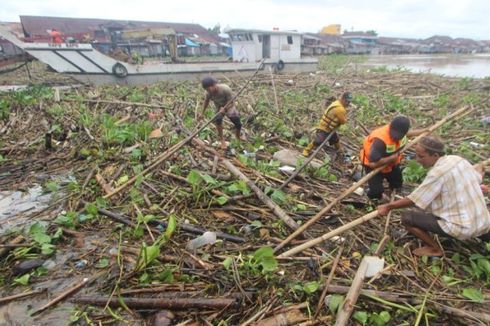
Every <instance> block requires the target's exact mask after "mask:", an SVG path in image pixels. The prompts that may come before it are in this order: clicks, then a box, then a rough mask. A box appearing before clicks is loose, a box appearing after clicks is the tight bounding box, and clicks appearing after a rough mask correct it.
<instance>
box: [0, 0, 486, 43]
mask: <svg viewBox="0 0 490 326" xmlns="http://www.w3.org/2000/svg"><path fill="white" fill-rule="evenodd" d="M488 12H490V2H489V1H488V0H466V1H454V0H453V1H451V0H432V1H427V0H397V1H393V0H372V1H361V0H342V1H341V0H328V1H325V0H303V1H301V3H299V1H297V0H262V1H259V0H250V1H246V2H245V1H237V0H226V1H225V0H218V1H207V2H205V1H201V0H179V1H172V2H170V1H165V2H163V1H162V2H156V1H151V0H139V1H137V2H134V1H132V0H131V1H130V0H118V1H116V0H105V1H95V0H84V1H73V0H65V1H62V0H43V1H38V0H3V1H0V20H2V21H19V15H39V16H61V17H86V18H107V19H127V20H150V21H168V22H182V23H197V24H201V25H203V26H205V27H213V26H214V25H216V24H220V25H221V26H222V27H225V26H230V27H242V28H256V29H266V30H270V29H272V28H273V27H278V28H280V29H283V30H286V29H288V30H298V31H301V32H317V31H319V30H320V29H321V28H322V27H323V26H325V25H328V24H341V25H342V30H351V29H353V30H375V31H377V32H378V34H379V35H383V36H400V37H413V38H426V37H429V36H432V35H435V34H439V35H449V36H451V37H471V38H475V39H488V38H490V37H489V36H488V34H487V32H488V31H489V30H490V20H488V19H487V17H486V15H487V13H488Z"/></svg>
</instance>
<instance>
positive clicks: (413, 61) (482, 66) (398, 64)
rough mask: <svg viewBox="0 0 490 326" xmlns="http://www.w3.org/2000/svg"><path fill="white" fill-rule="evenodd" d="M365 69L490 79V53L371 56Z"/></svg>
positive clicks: (365, 63)
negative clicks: (406, 70)
mask: <svg viewBox="0 0 490 326" xmlns="http://www.w3.org/2000/svg"><path fill="white" fill-rule="evenodd" d="M361 66H365V67H382V66H386V67H388V68H390V69H393V68H405V69H408V70H410V71H412V72H424V73H433V74H438V75H445V76H451V77H472V78H485V77H490V53H485V54H459V55H458V54H437V55H423V54H414V55H412V54H410V55H371V56H369V57H368V60H367V62H364V63H363V64H361Z"/></svg>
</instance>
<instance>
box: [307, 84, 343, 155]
mask: <svg viewBox="0 0 490 326" xmlns="http://www.w3.org/2000/svg"><path fill="white" fill-rule="evenodd" d="M351 102H352V94H351V93H349V92H345V93H343V94H342V97H341V98H340V99H339V100H336V101H334V102H332V103H331V104H330V105H328V106H327V109H326V110H325V112H324V113H323V116H322V118H321V119H320V123H319V124H318V126H316V127H315V129H316V135H315V140H313V141H312V142H311V143H309V144H308V146H306V147H305V149H304V150H303V156H305V157H308V156H310V153H311V151H312V150H314V149H315V148H317V147H318V146H320V145H321V144H322V143H323V142H324V141H325V139H326V138H327V137H328V136H329V135H330V134H332V136H331V137H330V139H329V140H328V143H329V144H330V146H334V147H335V148H336V149H337V151H339V150H340V148H341V145H340V139H339V136H338V135H337V132H335V131H334V129H335V128H337V127H338V126H340V125H343V124H344V123H346V122H347V110H346V109H347V108H348V107H349V105H350V103H351Z"/></svg>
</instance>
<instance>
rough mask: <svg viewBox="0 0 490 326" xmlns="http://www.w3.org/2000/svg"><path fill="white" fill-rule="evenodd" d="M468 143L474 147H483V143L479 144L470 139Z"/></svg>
mask: <svg viewBox="0 0 490 326" xmlns="http://www.w3.org/2000/svg"><path fill="white" fill-rule="evenodd" d="M470 145H471V146H473V147H475V148H483V147H485V145H483V144H479V143H477V142H474V141H470Z"/></svg>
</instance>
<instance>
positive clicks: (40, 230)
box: [28, 222, 62, 255]
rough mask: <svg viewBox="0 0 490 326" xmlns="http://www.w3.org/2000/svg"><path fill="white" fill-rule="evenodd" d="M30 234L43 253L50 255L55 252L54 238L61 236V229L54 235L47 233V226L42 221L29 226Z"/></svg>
mask: <svg viewBox="0 0 490 326" xmlns="http://www.w3.org/2000/svg"><path fill="white" fill-rule="evenodd" d="M28 233H29V236H30V237H31V239H32V240H33V241H34V242H35V243H36V244H37V246H38V247H39V249H40V250H41V253H42V254H43V255H50V254H52V253H53V252H54V248H55V246H54V245H53V244H51V241H52V240H53V239H58V238H59V237H60V236H61V233H62V231H61V229H58V230H57V231H56V232H55V234H54V235H53V236H49V235H48V234H47V230H46V227H45V226H44V225H43V224H41V223H40V222H36V223H34V224H32V225H31V226H30V228H29V232H28Z"/></svg>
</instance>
